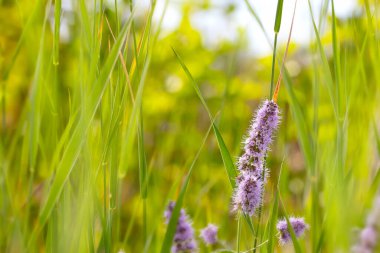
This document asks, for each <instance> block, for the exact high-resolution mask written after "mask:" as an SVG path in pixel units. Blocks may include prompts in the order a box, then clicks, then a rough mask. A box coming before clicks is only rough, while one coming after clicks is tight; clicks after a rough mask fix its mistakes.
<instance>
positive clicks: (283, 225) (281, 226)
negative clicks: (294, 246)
mask: <svg viewBox="0 0 380 253" xmlns="http://www.w3.org/2000/svg"><path fill="white" fill-rule="evenodd" d="M289 222H290V225H291V226H292V228H293V230H294V234H295V235H296V237H297V238H298V237H300V236H301V235H302V234H303V233H304V232H305V230H306V229H308V228H309V225H308V224H306V223H305V221H304V219H303V218H295V217H290V218H289ZM277 230H278V232H280V243H281V244H286V243H288V242H290V241H291V240H292V237H291V235H290V232H289V230H288V223H287V222H286V219H282V220H280V221H278V223H277Z"/></svg>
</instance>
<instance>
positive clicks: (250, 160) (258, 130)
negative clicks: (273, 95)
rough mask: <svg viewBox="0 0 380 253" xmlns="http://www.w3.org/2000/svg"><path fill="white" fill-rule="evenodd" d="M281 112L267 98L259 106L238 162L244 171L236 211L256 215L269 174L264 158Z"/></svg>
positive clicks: (240, 179) (236, 191) (236, 199)
mask: <svg viewBox="0 0 380 253" xmlns="http://www.w3.org/2000/svg"><path fill="white" fill-rule="evenodd" d="M279 114H280V112H279V109H278V105H277V104H276V103H275V102H273V101H270V100H265V101H264V103H263V104H262V106H261V107H260V108H259V109H258V110H257V113H256V117H255V118H254V120H253V121H252V123H251V126H250V128H249V131H248V137H247V138H246V139H245V141H244V153H243V155H242V156H241V157H240V158H239V161H238V163H237V165H238V169H239V172H240V174H239V176H238V177H237V179H236V183H237V187H236V189H235V193H234V197H233V211H237V210H238V209H239V208H241V209H242V211H243V212H244V213H245V214H248V215H250V216H252V215H253V214H254V213H255V211H256V209H258V207H259V206H260V204H261V199H262V195H263V188H264V183H265V181H266V178H267V176H266V173H267V172H266V171H267V170H266V169H265V167H264V159H265V156H266V153H267V152H268V150H269V146H270V144H271V142H272V137H273V133H274V132H275V131H276V129H277V126H278V124H279V120H280V116H279Z"/></svg>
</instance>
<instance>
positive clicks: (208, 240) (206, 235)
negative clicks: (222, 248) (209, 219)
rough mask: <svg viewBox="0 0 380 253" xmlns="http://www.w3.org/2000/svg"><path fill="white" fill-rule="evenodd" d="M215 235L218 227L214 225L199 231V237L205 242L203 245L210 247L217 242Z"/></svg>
mask: <svg viewBox="0 0 380 253" xmlns="http://www.w3.org/2000/svg"><path fill="white" fill-rule="evenodd" d="M217 233H218V227H217V226H215V225H214V224H209V225H208V226H207V227H205V228H204V229H202V230H201V234H200V237H201V238H202V240H203V241H204V242H205V244H207V245H212V244H215V243H217V241H218V238H217Z"/></svg>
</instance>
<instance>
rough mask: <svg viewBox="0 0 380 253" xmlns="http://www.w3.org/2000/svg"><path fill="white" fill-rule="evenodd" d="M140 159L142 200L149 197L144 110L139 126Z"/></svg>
mask: <svg viewBox="0 0 380 253" xmlns="http://www.w3.org/2000/svg"><path fill="white" fill-rule="evenodd" d="M138 157H139V180H140V194H141V198H143V199H145V198H146V196H147V182H146V177H147V165H146V154H145V149H144V124H143V118H142V108H141V109H140V117H139V125H138Z"/></svg>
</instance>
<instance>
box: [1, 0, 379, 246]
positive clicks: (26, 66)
mask: <svg viewBox="0 0 380 253" xmlns="http://www.w3.org/2000/svg"><path fill="white" fill-rule="evenodd" d="M64 2H65V1H63V0H55V1H51V0H34V1H27V0H25V1H24V0H18V1H10V0H3V1H0V28H1V29H2V30H3V31H4V32H3V33H2V34H1V35H0V42H1V51H2V57H1V61H0V66H1V68H0V69H1V114H2V116H1V121H2V123H1V145H0V166H1V170H0V188H1V190H0V214H1V215H0V226H1V229H0V251H1V252H54V253H55V252H119V251H125V252H162V253H165V252H169V251H170V248H171V246H172V242H173V238H174V236H175V233H176V226H177V220H178V217H179V216H180V210H181V208H185V209H186V211H187V213H188V214H189V216H190V218H191V220H192V221H193V226H194V228H195V232H196V239H197V240H198V239H199V231H200V229H201V228H204V227H206V226H207V224H208V223H214V224H216V225H217V226H218V227H219V231H218V238H219V241H220V242H219V244H218V245H217V246H215V247H211V246H206V245H204V244H202V243H201V241H200V240H198V241H199V242H198V245H199V251H200V252H293V251H294V252H348V251H349V249H350V248H351V247H352V245H354V244H355V243H356V242H357V240H358V231H359V230H360V229H361V228H362V227H364V226H365V221H366V216H367V214H368V213H370V208H371V206H372V202H373V200H374V198H375V197H376V195H378V194H379V184H380V173H379V171H380V170H379V156H380V137H379V136H380V134H379V131H380V130H379V125H380V123H379V118H378V116H377V115H378V113H379V108H380V107H379V106H380V104H379V101H380V100H379V89H378V86H379V82H380V75H379V73H378V70H377V66H379V64H380V62H379V56H380V54H379V39H378V26H379V22H378V20H377V15H378V13H377V12H378V9H377V8H378V4H377V2H376V1H369V0H366V1H364V2H363V3H360V4H359V6H360V10H358V13H356V14H355V16H354V15H353V16H352V17H349V18H347V19H339V18H338V17H337V16H336V10H337V8H339V6H337V5H336V4H335V3H334V1H333V0H332V1H328V0H324V1H321V3H322V4H321V6H320V9H315V8H314V9H313V7H312V4H311V1H308V6H309V14H310V15H309V17H310V20H311V21H312V27H310V31H311V32H312V35H311V37H312V40H311V43H310V45H309V46H308V47H305V46H303V47H302V46H299V45H296V44H295V43H292V40H290V44H289V55H288V57H287V60H286V61H285V60H284V59H285V58H286V57H284V58H283V56H284V55H285V54H286V52H285V51H286V50H287V49H285V45H281V44H278V34H279V33H280V32H281V33H288V32H289V31H285V30H283V29H280V28H281V20H283V19H285V18H286V19H291V18H292V17H286V16H284V15H282V9H283V6H284V5H286V4H289V3H288V2H286V1H285V2H284V1H281V0H279V1H278V2H277V6H273V15H274V16H273V18H274V29H273V38H272V35H271V32H268V31H266V30H265V29H264V26H263V23H262V21H261V20H260V18H259V15H257V13H256V9H255V3H254V2H253V1H248V0H245V1H244V4H245V7H246V8H247V10H248V11H249V13H251V14H252V22H257V23H258V25H259V28H260V29H261V34H259V33H260V32H258V35H257V36H263V37H265V38H266V40H267V41H268V43H269V44H270V46H271V47H272V49H273V52H272V54H271V55H269V56H267V57H262V58H259V59H258V58H254V57H252V56H248V55H246V51H247V50H248V49H247V43H251V42H249V41H247V38H246V37H244V33H242V34H241V35H240V37H238V39H237V40H236V41H234V42H221V43H220V45H219V46H218V47H214V48H209V47H206V46H205V45H204V43H203V41H202V34H200V33H199V32H198V31H197V30H196V29H195V28H194V27H193V26H192V23H191V21H190V16H191V13H192V12H195V11H197V10H199V9H202V8H204V9H205V10H208V9H212V8H214V6H213V4H210V5H207V4H206V5H202V4H200V3H190V2H189V3H187V2H185V3H183V9H182V15H183V16H182V21H181V22H180V24H179V27H178V28H176V29H175V31H173V32H167V31H162V29H161V25H162V20H163V18H164V17H165V15H167V14H166V10H167V9H166V8H167V6H168V4H169V2H170V1H161V2H160V1H151V2H150V4H149V6H148V7H147V9H146V10H145V11H144V12H138V11H137V10H136V8H135V6H136V4H137V3H136V2H134V1H132V0H130V1H103V0H93V1H85V0H78V1H72V9H70V10H68V9H64V4H63V3H64ZM158 5H160V6H161V8H158V7H157V6H158ZM215 8H216V7H215ZM329 8H330V9H331V11H329ZM202 10H203V9H202ZM316 13H319V15H318V17H319V20H317V19H316V15H315V14H316ZM225 15H226V18H228V13H226V14H225ZM294 22H295V24H297V22H302V20H300V19H299V18H298V17H297V13H296V14H295V21H294ZM65 24H66V25H68V27H69V28H68V29H69V34H68V36H69V37H68V38H66V39H65V37H64V36H65V34H63V32H64V31H63V30H60V28H61V27H62V26H64V25H65ZM247 29H249V28H247ZM294 29H296V26H295V28H294ZM66 35H67V34H66ZM272 43H273V44H272ZM283 63H284V68H283V71H282V75H283V81H282V87H281V89H280V90H279V94H278V100H277V103H278V105H279V108H280V111H281V116H282V120H281V124H280V126H279V129H278V130H277V133H276V136H275V141H274V144H273V145H272V147H271V151H270V152H269V153H268V154H267V157H266V164H267V166H268V168H269V169H270V177H269V179H268V182H267V184H266V186H265V193H264V195H263V203H262V206H261V207H260V210H259V212H258V214H257V215H254V216H252V217H249V216H248V215H246V214H243V213H240V212H239V214H237V215H236V214H233V213H231V211H230V209H231V196H232V194H233V190H234V189H235V187H236V182H235V178H236V176H237V174H238V171H237V168H236V160H237V158H238V157H239V156H240V155H241V148H242V145H241V142H242V140H243V139H244V137H245V134H246V130H247V128H248V126H249V121H250V120H251V119H252V115H253V114H254V111H256V109H257V107H258V106H259V104H260V103H261V101H263V100H264V99H270V98H272V95H273V93H274V92H275V86H274V84H275V81H276V79H277V78H278V77H279V75H281V74H280V70H281V69H282V64H283ZM294 66H296V67H294ZM170 200H174V201H175V202H176V205H175V207H174V209H173V213H172V216H171V219H170V222H168V224H165V222H164V218H163V214H164V210H165V208H166V206H167V204H168V203H169V201H170ZM291 216H304V217H305V220H306V222H307V223H308V224H309V225H310V228H309V230H308V231H306V234H305V235H304V236H303V237H302V238H296V234H295V231H293V229H292V227H291V226H289V228H290V231H289V232H290V235H291V238H292V242H291V243H289V244H288V245H285V246H281V245H280V244H279V243H278V235H279V234H278V232H277V230H276V223H277V221H278V220H279V219H280V218H285V220H286V221H287V223H288V224H289V218H290V217H291ZM377 250H379V247H378V248H377Z"/></svg>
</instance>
